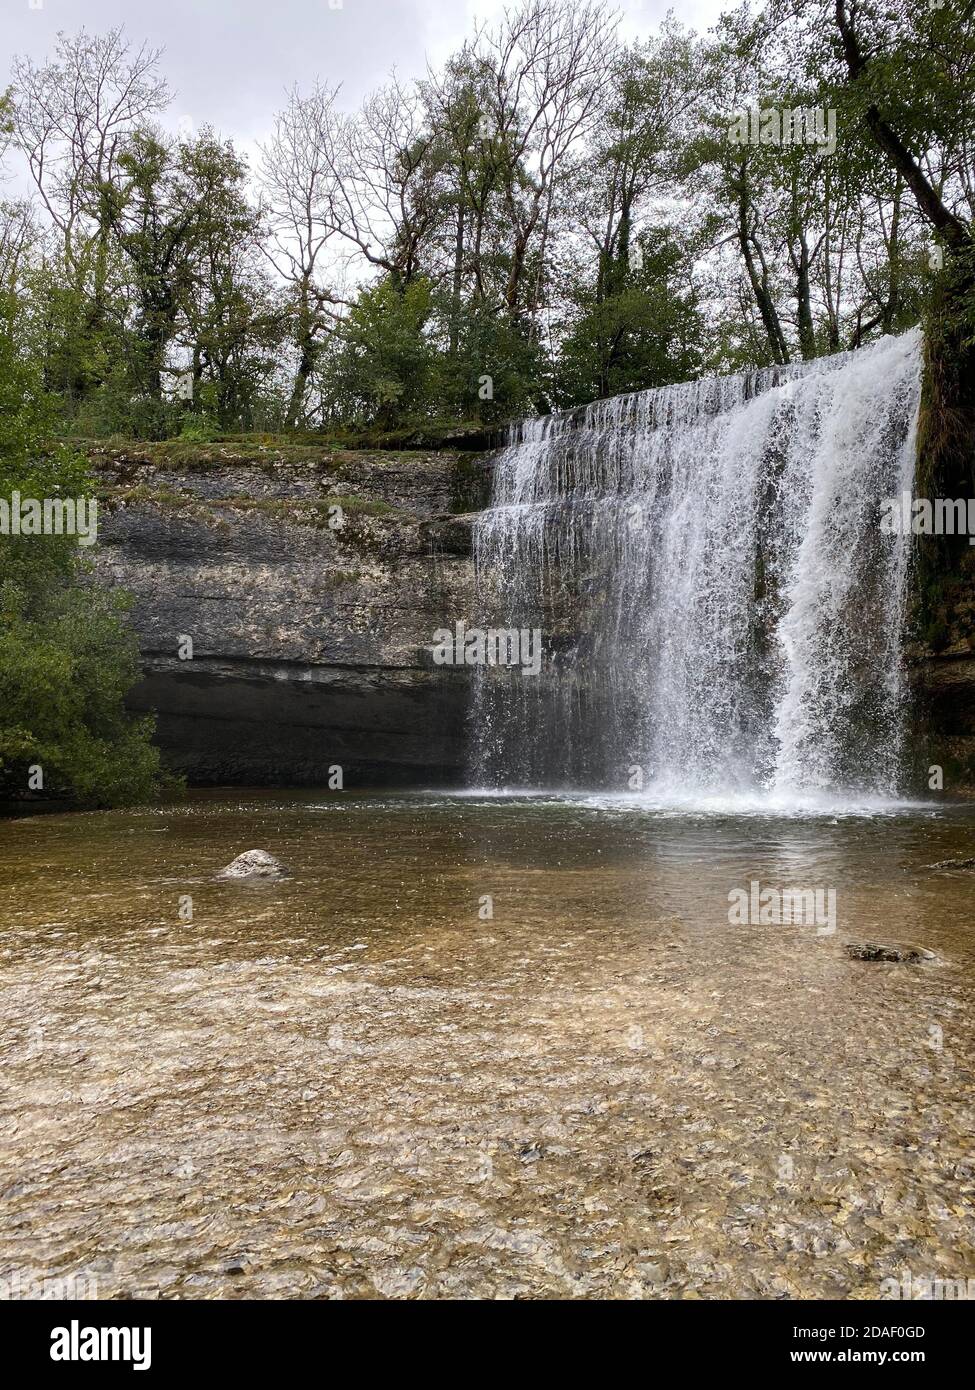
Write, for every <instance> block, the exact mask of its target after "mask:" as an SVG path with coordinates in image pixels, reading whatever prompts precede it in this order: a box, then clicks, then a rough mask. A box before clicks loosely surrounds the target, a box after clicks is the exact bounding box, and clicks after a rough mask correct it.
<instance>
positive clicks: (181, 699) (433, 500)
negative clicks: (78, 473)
mask: <svg viewBox="0 0 975 1390" xmlns="http://www.w3.org/2000/svg"><path fill="white" fill-rule="evenodd" d="M89 456H90V459H91V463H92V465H93V468H94V469H95V471H96V473H97V474H98V475H100V476H99V482H100V485H101V487H102V489H103V498H102V503H101V506H100V508H99V522H100V526H99V540H100V542H101V544H100V546H99V547H98V550H97V552H96V553H97V559H96V579H97V580H98V581H100V582H102V583H104V584H107V585H120V586H122V587H123V588H125V589H127V590H129V591H130V592H131V593H132V594H133V595H134V599H135V602H134V607H133V610H132V613H131V615H130V620H131V622H132V624H133V626H134V627H135V630H136V632H137V635H138V639H139V646H140V651H141V656H142V666H143V678H142V680H141V682H140V683H139V684H138V685H137V686H136V687H135V688H134V690H133V691H132V692H131V695H130V697H129V704H130V707H131V708H132V709H133V710H136V711H145V710H153V711H155V712H156V714H157V741H158V743H159V745H160V747H161V749H162V751H163V755H164V758H165V760H166V762H167V764H168V765H169V766H170V767H172V768H174V769H175V770H176V771H179V772H182V773H184V774H185V775H186V776H187V778H188V780H189V781H190V783H191V784H196V785H211V786H214V785H251V786H268V785H286V786H300V785H307V786H315V785H319V786H328V785H332V786H337V787H340V788H341V789H354V788H356V787H359V786H370V785H372V786H376V785H385V786H391V785H406V786H438V785H440V786H442V785H458V784H460V783H461V782H462V781H463V778H464V775H465V763H466V756H467V733H466V724H467V709H468V698H469V690H470V674H471V673H470V669H469V668H465V667H457V666H437V665H435V664H434V662H433V657H432V648H433V643H434V633H435V632H436V630H437V629H438V628H442V627H449V628H452V627H453V624H454V622H455V621H457V620H459V619H464V620H466V621H467V622H468V623H469V624H470V623H476V621H477V605H476V598H475V588H474V572H473V563H472V559H471V542H470V534H471V521H472V516H471V515H469V514H465V512H467V511H469V509H470V508H471V507H472V506H477V505H481V504H482V499H483V497H484V496H485V491H486V488H487V487H488V485H489V473H490V464H489V460H486V459H484V458H483V457H482V456H477V455H470V454H468V455H457V454H447V453H433V452H430V453H419V452H413V453H407V452H402V453H390V454H378V453H368V454H365V453H363V454H350V453H336V452H334V451H332V452H330V451H329V450H327V449H323V448H316V449H313V448H308V447H297V446H295V447H289V448H284V449H265V450H262V449H260V448H259V447H258V446H248V448H247V449H243V448H242V447H241V448H238V447H237V446H230V445H227V446H223V445H206V446H193V449H190V446H186V445H183V446H181V447H180V448H179V449H177V448H176V446H174V445H151V444H150V445H140V446H138V447H137V448H136V447H135V446H127V447H126V449H124V450H123V449H112V448H109V447H102V448H98V449H94V448H93V449H91V450H90V451H89ZM187 639H189V641H187Z"/></svg>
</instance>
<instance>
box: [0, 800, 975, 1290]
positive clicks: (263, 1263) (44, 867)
mask: <svg viewBox="0 0 975 1390" xmlns="http://www.w3.org/2000/svg"><path fill="white" fill-rule="evenodd" d="M973 844H975V810H973V809H972V808H966V807H951V806H948V805H944V804H935V805H930V806H928V805H921V806H908V807H900V806H896V805H893V806H886V807H875V808H868V809H864V808H857V809H856V810H854V811H850V812H844V811H843V810H842V808H832V809H831V810H827V811H823V810H822V809H819V810H817V812H816V813H815V814H803V813H802V812H801V810H797V809H796V808H790V813H789V814H785V813H784V812H783V810H782V809H781V808H777V809H773V810H768V809H764V810H763V807H762V805H761V803H760V802H758V803H756V804H755V805H753V806H750V807H740V808H730V809H725V810H722V809H721V808H720V807H698V808H694V807H686V806H685V807H676V808H669V809H668V808H666V807H659V806H653V805H651V804H649V803H647V802H644V801H642V800H641V799H639V798H630V799H625V798H616V799H613V798H599V797H586V796H578V797H569V796H566V797H554V796H546V795H536V796H507V797H505V796H487V795H483V796H482V795H478V794H468V795H465V796H456V797H452V796H446V795H440V794H438V795H419V794H396V795H373V796H356V795H351V794H349V793H340V792H334V793H328V792H318V793H315V792H309V793H304V792H303V793H248V792H244V793H235V794H229V793H194V794H192V795H191V796H189V797H188V798H187V799H186V800H185V801H183V802H181V803H179V804H176V805H173V806H167V807H162V808H156V809H149V810H146V809H141V810H129V811H117V812H106V813H92V814H83V815H73V816H67V815H52V816H45V817H31V818H23V819H14V820H6V821H2V822H0V861H2V864H3V875H2V886H0V903H2V909H3V912H2V921H3V928H2V932H3V935H2V942H0V1043H2V1048H3V1060H4V1066H3V1073H2V1078H3V1086H2V1101H0V1194H2V1204H0V1281H5V1285H6V1287H7V1288H8V1289H14V1290H18V1289H20V1290H29V1289H33V1288H38V1287H40V1286H42V1285H43V1282H44V1281H45V1280H47V1281H50V1280H56V1279H72V1278H73V1279H76V1280H78V1281H79V1285H78V1287H81V1288H85V1289H87V1290H88V1291H90V1292H97V1294H98V1295H99V1296H101V1297H137V1298H233V1297H288V1298H361V1297H367V1298H370V1297H372V1298H374V1297H377V1296H378V1297H390V1298H470V1297H486V1298H539V1297H547V1298H577V1297H578V1298H621V1299H633V1298H657V1297H661V1298H688V1297H690V1298H753V1297H759V1298H833V1297H838V1298H853V1299H861V1298H876V1297H879V1296H881V1295H882V1294H884V1293H885V1292H889V1290H890V1288H891V1287H892V1286H891V1284H889V1283H885V1281H890V1280H898V1281H900V1280H901V1279H902V1278H903V1277H904V1275H905V1272H907V1273H909V1274H910V1275H912V1276H913V1277H914V1278H923V1277H940V1278H942V1279H958V1278H966V1277H971V1276H973V1275H975V1249H973V1246H975V1239H973V1237H975V1221H973V1206H972V1194H973V1188H975V1161H973V1154H972V1133H973V1104H972V1099H973V1090H972V1080H973V1042H972V1029H971V1010H972V1001H973V989H975V872H972V871H971V870H965V869H952V868H948V869H932V868H931V867H929V866H930V865H932V864H935V863H940V862H943V861H945V860H950V859H959V858H965V857H969V856H971V855H973V854H975V849H973ZM251 848H262V849H265V850H268V851H270V852H271V853H272V854H274V855H276V856H277V857H278V858H279V859H280V860H282V861H283V862H284V863H285V864H286V865H287V866H288V868H289V869H290V871H291V877H289V878H287V879H285V880H282V881H272V882H263V883H247V882H233V881H221V880H219V879H217V878H216V877H215V875H216V873H217V871H219V870H220V869H221V868H222V867H223V866H224V865H225V864H226V863H227V862H228V861H229V860H231V859H232V858H233V857H234V856H235V855H237V854H239V853H240V852H241V851H243V850H247V849H251ZM753 882H757V883H759V884H761V885H763V886H766V887H779V888H781V887H784V886H787V885H788V886H799V887H802V888H812V889H821V890H833V891H835V895H836V897H835V902H836V930H835V931H833V932H831V931H829V929H828V928H827V929H826V930H823V929H821V928H817V926H816V925H794V924H785V925H782V924H779V925H768V924H766V925H762V924H761V923H757V922H756V923H751V924H749V923H745V924H741V923H734V924H733V923H732V922H731V921H730V920H729V895H730V894H731V893H732V892H733V890H735V889H746V890H748V889H749V887H750V884H751V883H753ZM862 941H879V942H883V943H898V944H904V945H910V946H914V947H920V948H923V949H924V950H926V951H928V952H930V953H931V955H932V958H931V959H924V960H922V962H921V963H919V964H913V965H912V964H903V963H884V962H875V961H863V960H856V959H851V958H850V956H849V954H848V953H847V951H846V949H845V947H846V945H847V944H848V943H850V942H862Z"/></svg>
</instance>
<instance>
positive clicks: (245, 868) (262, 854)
mask: <svg viewBox="0 0 975 1390" xmlns="http://www.w3.org/2000/svg"><path fill="white" fill-rule="evenodd" d="M287 877H288V871H287V869H286V868H285V867H284V865H283V864H282V863H281V861H280V859H275V857H274V855H273V854H268V852H267V850H264V849H248V850H245V851H244V853H243V854H238V856H237V858H236V859H234V860H232V861H231V863H229V864H228V865H227V867H226V868H225V869H221V870H220V872H219V874H217V878H287Z"/></svg>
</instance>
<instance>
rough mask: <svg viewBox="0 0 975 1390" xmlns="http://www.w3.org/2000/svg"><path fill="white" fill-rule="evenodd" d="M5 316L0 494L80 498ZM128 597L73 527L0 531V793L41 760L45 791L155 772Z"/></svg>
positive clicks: (130, 788)
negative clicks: (95, 572) (91, 560)
mask: <svg viewBox="0 0 975 1390" xmlns="http://www.w3.org/2000/svg"><path fill="white" fill-rule="evenodd" d="M2 308H3V313H2V315H0V497H3V498H4V499H6V500H7V501H8V502H9V501H10V498H11V494H12V493H13V492H14V491H18V492H19V493H20V494H21V496H22V497H25V498H27V497H30V498H39V499H43V498H57V497H62V498H68V497H70V498H78V497H81V496H84V495H86V494H89V493H90V492H91V482H90V479H89V478H88V476H87V473H86V469H85V465H84V463H83V461H82V460H81V459H80V458H79V457H78V456H77V455H76V454H73V453H72V452H70V451H69V450H67V449H66V448H60V449H57V450H55V451H54V452H53V453H51V452H47V453H45V452H44V448H43V438H44V436H45V435H46V434H47V432H48V431H49V429H50V425H51V421H52V409H53V407H52V402H51V400H50V398H49V397H48V396H47V395H46V394H45V392H44V390H43V385H42V380H41V373H40V371H39V369H38V368H37V366H36V364H34V363H32V362H30V361H29V360H27V359H25V358H24V357H23V355H22V353H21V352H20V350H19V349H18V345H17V341H16V336H15V332H14V312H13V311H14V306H13V304H12V302H11V301H10V299H9V297H8V298H7V300H6V302H5V303H4V304H3V306H2ZM124 609H125V600H124V597H123V596H121V595H118V594H114V595H112V594H108V593H106V592H105V591H104V590H103V589H101V588H98V587H95V586H94V585H92V584H91V583H90V582H89V581H88V577H87V572H86V562H84V561H83V560H81V559H80V558H79V550H78V545H77V541H76V539H75V538H74V537H69V536H56V535H55V536H47V535H45V536H9V535H5V536H2V537H0V795H3V796H8V797H9V796H19V795H22V794H24V793H25V792H26V791H27V789H28V777H29V769H30V768H31V767H32V766H35V765H37V766H39V767H40V768H41V769H42V773H43V791H44V793H45V794H46V795H50V796H54V797H64V798H67V799H69V800H71V801H73V802H75V803H78V804H82V805H99V806H104V805H113V804H116V803H118V802H121V801H126V800H131V799H141V798H144V797H146V796H148V795H150V794H151V793H152V792H153V791H154V790H155V789H156V788H157V787H158V785H159V783H160V773H159V759H158V754H157V752H156V750H155V749H154V748H153V747H152V744H151V743H150V734H151V728H152V721H151V720H149V719H133V718H131V717H130V716H129V715H127V714H126V712H125V710H124V706H123V698H124V696H125V693H126V691H127V690H128V689H129V688H130V687H131V686H132V685H133V684H134V682H135V681H136V680H138V678H139V665H138V653H137V651H136V648H135V644H134V640H133V638H132V635H131V633H130V632H129V630H128V629H127V628H126V626H125V624H124V621H123V616H122V615H123V613H124Z"/></svg>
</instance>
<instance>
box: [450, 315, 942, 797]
mask: <svg viewBox="0 0 975 1390" xmlns="http://www.w3.org/2000/svg"><path fill="white" fill-rule="evenodd" d="M920 375H921V354H920V336H919V334H918V332H917V331H916V330H915V331H912V332H910V333H906V334H903V335H902V336H900V337H896V338H885V339H881V340H880V341H879V342H877V343H875V344H872V345H871V346H869V347H867V348H863V349H860V350H859V351H857V352H855V353H845V354H837V355H836V356H833V357H827V358H821V359H818V360H817V361H814V362H811V363H806V364H802V365H797V366H788V367H775V368H769V369H765V370H762V371H756V372H749V373H744V374H740V375H737V376H732V377H725V378H713V379H709V380H705V381H698V382H691V383H688V384H685V385H680V386H668V387H664V388H662V389H660V390H654V391H643V392H639V393H637V394H634V395H627V396H618V397H615V398H614V399H611V400H606V401H598V402H595V403H593V404H592V405H589V406H586V407H585V408H583V409H581V410H577V411H570V412H565V413H562V414H557V415H552V416H546V417H543V418H540V419H534V420H528V421H525V422H522V423H521V424H520V425H518V426H516V427H515V428H514V429H513V430H512V432H511V436H510V441H509V443H508V445H507V447H506V448H505V449H504V450H503V451H502V452H501V453H500V455H499V457H498V460H497V466H496V471H495V478H494V490H493V498H492V505H491V507H490V508H489V509H488V510H486V511H485V512H484V513H483V514H482V515H481V517H480V518H479V520H478V523H477V526H476V529H475V558H476V564H477V572H478V584H479V591H480V594H481V598H482V603H483V605H484V607H485V609H486V610H487V611H488V612H489V613H490V614H491V615H492V621H493V622H494V621H496V622H497V623H498V625H499V626H506V627H517V628H532V629H534V628H540V629H541V632H542V634H543V643H544V660H543V662H542V669H541V673H540V676H539V679H538V680H535V681H525V680H522V679H521V678H520V676H519V675H518V674H517V673H516V672H512V671H510V670H506V669H504V668H497V667H489V666H488V667H484V668H481V669H480V670H479V672H478V677H477V687H476V694H475V701H474V709H473V713H472V723H473V740H472V744H473V767H472V777H473V780H474V781H475V782H476V783H477V784H478V785H482V786H485V785H486V786H522V787H526V786H544V787H555V788H559V787H561V788H598V789H610V790H612V789H616V790H620V791H625V790H627V789H630V790H633V789H636V790H646V791H648V792H649V791H652V792H653V794H654V795H655V796H657V795H659V796H664V797H666V796H674V797H681V796H685V795H687V794H688V793H699V794H704V795H708V794H716V795H718V794H728V793H731V794H735V793H749V794H750V793H767V794H770V795H771V794H775V795H778V796H790V795H796V796H802V795H804V794H807V793H808V794H813V795H815V794H819V793H824V792H825V793H830V794H839V795H843V794H854V793H856V794H862V793H867V794H877V795H891V794H894V793H896V791H897V789H898V781H899V776H900V767H901V741H902V723H903V708H904V697H905V679H904V672H903V669H902V658H901V641H902V630H903V623H904V609H905V593H906V583H907V569H908V561H909V554H910V549H909V538H908V537H906V536H904V535H903V534H892V533H891V530H890V528H886V529H884V528H882V527H881V525H880V516H881V511H882V507H883V504H884V501H885V499H888V498H890V497H895V496H899V495H900V494H901V493H902V492H903V491H904V490H908V491H909V490H910V489H911V487H912V484H913V479H914V453H915V432H916V420H917V410H918V401H919V396H920Z"/></svg>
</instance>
